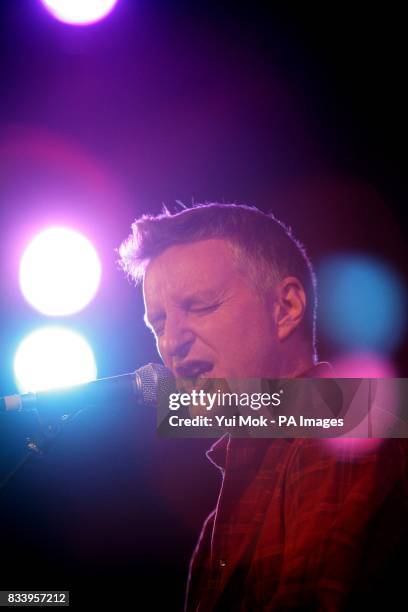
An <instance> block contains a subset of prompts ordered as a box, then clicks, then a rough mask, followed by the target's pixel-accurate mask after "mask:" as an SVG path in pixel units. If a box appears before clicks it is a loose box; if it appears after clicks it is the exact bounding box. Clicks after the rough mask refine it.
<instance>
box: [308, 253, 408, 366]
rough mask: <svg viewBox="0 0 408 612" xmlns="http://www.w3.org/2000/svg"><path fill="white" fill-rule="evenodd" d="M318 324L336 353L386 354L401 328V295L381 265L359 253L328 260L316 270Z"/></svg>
mask: <svg viewBox="0 0 408 612" xmlns="http://www.w3.org/2000/svg"><path fill="white" fill-rule="evenodd" d="M318 279H319V285H320V291H319V293H320V313H319V324H320V328H321V329H322V331H323V332H324V334H325V335H326V336H327V337H328V338H329V339H330V340H331V341H332V342H333V343H334V344H335V345H336V346H337V347H338V348H340V349H341V350H342V351H345V350H346V351H347V352H350V351H353V352H356V351H358V352H363V351H364V352H367V351H369V352H374V353H377V354H380V355H381V354H387V353H390V352H391V351H393V350H394V349H395V348H396V347H397V346H398V344H399V343H400V342H401V340H402V338H403V336H404V331H405V328H406V323H407V296H406V290H405V287H404V286H403V284H402V282H401V280H400V279H399V277H398V275H397V274H396V273H395V272H394V270H393V269H392V268H390V267H389V266H388V265H387V264H385V263H384V262H382V261H381V260H377V259H375V258H373V257H369V256H365V255H360V254H343V255H336V256H332V257H330V258H328V259H326V260H325V261H323V262H322V264H321V266H320V270H319V271H318Z"/></svg>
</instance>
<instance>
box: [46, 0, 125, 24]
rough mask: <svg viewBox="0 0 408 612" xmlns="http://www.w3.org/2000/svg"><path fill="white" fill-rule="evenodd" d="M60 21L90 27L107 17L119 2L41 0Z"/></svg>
mask: <svg viewBox="0 0 408 612" xmlns="http://www.w3.org/2000/svg"><path fill="white" fill-rule="evenodd" d="M41 2H42V4H43V5H44V6H45V8H46V9H47V10H48V11H49V12H50V13H51V15H53V17H55V18H56V19H58V20H59V21H62V22H63V23H69V24H71V25H78V26H83V25H90V24H92V23H95V22H96V21H100V20H101V19H103V18H104V17H106V16H107V15H108V14H109V13H110V12H111V11H112V9H113V7H114V6H115V4H116V2H117V0H41Z"/></svg>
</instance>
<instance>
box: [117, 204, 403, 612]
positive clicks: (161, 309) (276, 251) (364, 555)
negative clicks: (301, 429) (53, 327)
mask: <svg viewBox="0 0 408 612" xmlns="http://www.w3.org/2000/svg"><path fill="white" fill-rule="evenodd" d="M132 228H133V234H132V235H131V236H130V237H129V238H128V240H126V241H125V242H124V243H123V244H122V246H121V248H120V254H121V258H122V266H123V268H124V270H125V271H126V272H127V273H128V274H129V275H130V276H131V277H132V278H133V279H135V280H136V281H139V280H142V281H143V290H144V298H145V308H146V313H145V318H146V322H147V324H148V326H149V327H150V328H151V329H152V331H153V333H154V335H155V338H156V340H157V347H158V351H159V353H160V355H161V357H162V359H163V362H164V364H165V365H166V366H167V367H168V368H169V369H170V370H171V371H172V372H173V373H174V375H175V376H177V377H179V378H183V377H188V378H193V379H199V378H220V379H238V378H241V379H242V378H294V377H307V378H313V377H319V376H320V375H321V374H322V371H323V370H324V369H325V368H328V367H329V366H327V365H325V364H318V363H317V361H316V351H315V319H316V282H315V276H314V272H313V269H312V265H311V262H310V260H309V258H308V256H307V254H306V252H305V250H304V248H303V247H302V246H301V245H300V243H299V242H298V241H297V240H296V239H295V238H294V236H293V234H292V233H291V231H290V230H289V229H288V228H287V227H285V225H284V224H283V223H281V222H280V221H279V220H278V219H276V218H275V217H274V216H273V215H271V214H269V215H267V214H265V213H263V212H261V211H259V210H257V209H255V208H251V207H247V206H239V205H226V204H207V205H200V206H194V207H193V208H190V209H185V210H183V211H181V212H179V213H176V214H170V213H165V214H162V215H159V216H157V217H150V216H143V217H141V218H140V219H138V220H136V221H135V223H134V224H133V226H132ZM339 449H340V450H337V452H336V453H334V452H333V450H332V449H331V447H329V446H328V445H327V444H325V441H324V440H313V439H302V438H299V439H283V438H281V439H262V440H261V439H252V438H232V437H230V436H229V435H225V436H223V437H222V438H221V439H220V440H218V441H217V442H216V443H215V444H214V445H213V446H212V448H211V449H210V450H209V451H208V453H207V456H208V458H209V459H210V460H211V461H212V463H214V465H215V466H217V467H218V468H219V469H220V470H221V472H222V478H223V479H222V485H221V490H220V494H219V497H218V501H217V505H216V508H215V510H214V511H213V512H212V513H211V514H210V516H209V517H208V518H207V519H206V521H205V523H204V526H203V529H202V532H201V535H200V538H199V541H198V544H197V547H196V549H195V551H194V554H193V558H192V560H191V564H190V573H189V581H188V589H187V597H186V610H187V611H188V612H192V611H196V612H207V611H212V610H220V611H230V610H231V611H232V610H234V611H251V612H252V611H255V610H257V611H261V610H262V611H264V610H265V611H270V612H272V611H277V610H279V611H284V610H311V611H315V610H316V611H317V610H327V611H335V610H348V609H354V608H353V606H356V605H364V604H366V603H367V602H368V598H369V597H371V599H372V600H373V598H374V600H375V598H377V601H378V600H379V599H378V598H380V597H384V590H385V589H386V580H387V577H389V575H390V571H392V570H390V568H392V563H393V561H394V559H398V558H399V557H398V554H399V553H398V552H397V549H398V544H400V542H401V539H402V537H403V536H405V535H406V533H407V531H406V527H405V525H406V523H407V521H406V518H407V516H406V513H407V490H408V485H407V465H406V464H407V461H406V460H407V452H406V451H407V447H406V440H389V441H388V442H387V443H383V444H380V445H376V446H373V447H372V448H371V450H369V451H367V452H366V453H358V452H355V444H347V445H344V446H343V447H339ZM380 576H381V577H382V582H381V583H380V582H379V577H380ZM394 586H395V585H394Z"/></svg>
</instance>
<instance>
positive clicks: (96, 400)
mask: <svg viewBox="0 0 408 612" xmlns="http://www.w3.org/2000/svg"><path fill="white" fill-rule="evenodd" d="M175 390H176V382H175V379H174V377H173V374H172V373H171V372H170V370H168V369H167V368H165V367H164V366H162V365H159V364H157V363H149V364H147V365H145V366H143V367H142V368H139V369H138V370H136V371H135V372H132V373H130V374H121V375H120V376H110V377H108V378H100V379H97V380H93V381H91V382H89V383H84V384H81V385H75V386H72V387H65V388H59V389H50V390H49V391H39V392H37V393H24V394H22V395H8V396H6V397H2V398H0V413H5V412H14V411H17V412H27V411H28V412H30V411H33V410H38V411H40V412H43V411H49V412H50V413H52V414H54V415H55V416H57V415H61V416H62V415H66V414H71V413H72V412H76V411H77V410H80V409H82V408H89V407H92V406H99V405H106V404H111V403H112V402H115V403H117V402H120V401H121V399H122V400H124V401H126V400H128V399H129V397H132V396H133V397H134V400H135V403H136V404H137V405H139V406H147V407H156V406H157V404H158V401H159V400H160V399H162V398H163V399H164V398H166V399H167V398H168V396H169V395H170V393H172V392H173V391H175Z"/></svg>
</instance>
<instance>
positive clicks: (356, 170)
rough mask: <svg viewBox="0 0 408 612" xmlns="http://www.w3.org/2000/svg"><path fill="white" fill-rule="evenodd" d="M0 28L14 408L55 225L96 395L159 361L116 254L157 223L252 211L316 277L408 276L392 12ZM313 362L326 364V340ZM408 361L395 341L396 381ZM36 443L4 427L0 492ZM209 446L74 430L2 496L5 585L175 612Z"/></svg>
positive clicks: (5, 3) (5, 23) (23, 15)
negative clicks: (23, 345)
mask: <svg viewBox="0 0 408 612" xmlns="http://www.w3.org/2000/svg"><path fill="white" fill-rule="evenodd" d="M401 11H402V9H401ZM0 20H1V33H0V58H1V96H0V206H1V210H0V221H1V230H2V232H1V238H2V239H1V263H0V272H1V280H2V296H1V301H0V317H1V323H2V325H1V330H0V347H1V348H0V350H1V366H2V367H1V372H0V383H1V384H0V391H1V393H2V394H7V393H12V392H14V391H15V386H14V380H13V375H12V360H13V355H14V351H15V349H16V347H17V345H18V342H19V341H20V340H21V339H22V337H23V336H24V335H25V334H26V333H28V332H29V331H30V330H31V329H32V328H34V327H36V326H39V325H42V324H44V323H46V322H48V320H47V319H46V317H43V316H42V315H40V314H37V313H35V312H34V311H33V310H32V309H31V308H30V307H29V305H28V304H27V303H26V302H25V301H24V300H23V298H22V297H21V295H20V293H19V288H18V260H19V256H20V254H21V250H22V248H23V246H24V244H25V243H26V241H27V239H28V238H29V237H30V236H31V235H33V234H34V233H35V232H36V231H37V230H38V229H39V228H41V227H43V226H44V225H47V224H51V223H52V224H57V223H61V224H64V223H66V224H67V225H71V226H74V227H76V228H77V229H79V230H80V231H83V232H84V233H85V234H86V235H87V236H89V237H90V238H91V240H92V241H93V242H94V244H95V246H96V248H97V249H98V251H99V253H100V256H101V259H102V263H103V281H102V285H101V289H100V291H99V293H98V296H97V298H96V299H95V300H94V301H93V302H92V303H91V304H90V305H89V306H88V307H87V308H86V309H85V310H84V311H83V312H81V313H79V314H77V315H75V316H72V317H68V318H66V319H64V320H62V319H61V323H63V324H67V325H70V326H72V327H73V328H75V329H77V330H78V331H80V332H82V333H84V334H85V335H86V337H87V338H88V340H89V341H90V343H91V344H92V346H93V347H94V350H95V353H96V356H97V361H98V366H99V372H98V373H99V376H109V375H114V374H119V373H122V372H126V371H131V370H133V369H135V368H137V367H139V366H141V365H143V364H144V363H146V362H147V361H157V360H158V357H157V355H156V352H155V347H154V343H153V340H152V338H151V336H150V335H149V333H148V332H147V331H146V330H145V329H144V326H143V321H142V312H143V311H142V301H141V296H140V292H139V290H136V289H135V288H134V287H132V286H131V284H130V283H129V282H127V280H126V279H125V278H124V277H123V274H122V273H121V272H120V271H119V269H118V266H117V264H116V259H117V254H116V253H115V248H117V247H118V246H119V244H120V242H121V241H122V239H124V238H125V237H126V236H127V235H128V233H129V231H130V224H131V222H132V221H133V219H134V218H135V217H137V216H139V215H140V214H142V213H145V212H153V213H158V212H159V211H160V209H161V206H162V204H163V203H165V204H166V205H167V206H168V207H169V208H170V209H173V208H177V204H176V202H177V201H182V202H184V203H186V204H189V203H191V202H201V201H225V202H240V203H250V204H254V205H257V206H258V207H260V208H262V209H263V210H273V212H275V214H276V215H277V216H278V217H280V218H282V219H283V220H284V221H285V222H286V223H288V224H289V225H290V226H292V228H293V230H294V232H295V233H296V234H297V236H298V237H299V238H300V240H301V241H302V242H304V243H305V244H306V245H307V248H308V251H309V254H310V255H311V257H312V259H313V261H314V262H315V263H316V264H318V263H319V260H320V259H321V258H322V257H324V256H326V255H328V254H331V253H336V252H338V251H351V252H354V251H358V252H364V253H367V254H372V255H375V256H376V257H379V258H382V259H383V260H385V261H386V262H387V263H388V264H389V265H390V266H392V267H393V268H394V269H395V270H396V271H397V272H398V273H399V274H400V275H402V276H405V278H406V275H407V269H406V265H407V257H406V254H407V253H406V239H405V230H406V198H407V190H406V177H405V155H404V154H405V151H406V109H407V99H406V94H405V90H406V87H405V83H404V81H405V73H406V43H405V41H404V36H405V32H404V28H405V21H404V19H403V17H402V12H398V11H397V10H396V9H395V8H394V9H392V8H391V7H388V6H387V7H386V8H384V6H382V7H378V8H376V7H374V5H371V6H370V7H369V9H368V8H367V9H363V8H361V9H358V8H357V7H356V6H355V5H352V6H350V7H346V6H344V4H339V5H335V6H333V5H329V4H326V5H324V6H323V7H322V6H317V4H315V5H313V4H311V3H307V5H306V6H305V7H304V8H301V7H296V8H294V7H292V8H283V7H280V8H271V7H268V8H266V7H265V8H264V7H263V6H262V5H257V6H253V5H252V4H250V3H239V2H233V3H229V2H223V3H222V6H220V3H216V2H206V3H204V2H203V3H202V2H194V3H187V2H164V1H162V2H160V1H158V0H150V1H148V0H140V1H138V0H134V1H131V0H127V1H126V0H119V2H118V5H117V7H116V8H115V10H114V11H113V13H112V14H111V15H110V16H109V17H108V18H107V19H106V20H105V21H103V22H100V23H98V24H95V25H93V26H90V27H83V28H76V27H71V26H68V25H64V24H61V23H59V22H57V21H55V20H54V19H53V18H52V17H51V16H49V15H48V13H46V12H45V11H44V10H43V8H42V6H41V5H40V3H39V2H38V1H35V0H2V2H1V5H0ZM319 350H320V356H321V357H322V358H325V359H327V358H329V359H330V358H331V356H332V347H331V346H330V344H329V343H328V341H327V339H325V338H324V337H322V336H319ZM407 356H408V355H407V348H406V343H405V342H404V341H403V339H402V340H401V343H400V345H399V347H398V349H397V351H396V352H395V354H394V355H393V356H392V359H393V363H394V365H395V367H396V371H397V372H398V374H399V375H401V376H403V375H405V376H406V375H407V370H406V366H405V364H406V362H407ZM35 430H36V423H35V422H34V420H31V419H29V418H27V417H23V416H20V415H7V417H2V418H1V420H0V439H1V459H2V461H1V466H2V473H3V475H5V474H6V473H7V472H8V471H9V470H10V469H11V468H12V466H13V465H14V463H15V461H16V460H17V459H18V458H19V457H20V456H21V454H22V453H23V450H24V438H25V436H26V435H28V433H32V432H35ZM207 447H208V441H201V440H158V439H156V436H155V430H154V415H151V414H147V413H143V411H138V412H135V411H134V410H133V409H132V406H130V405H129V406H126V405H121V406H113V407H112V409H111V410H102V411H100V412H98V414H96V413H92V412H90V413H86V414H85V413H84V414H82V415H81V416H80V417H79V418H78V419H77V420H76V421H75V422H73V423H72V424H71V425H70V426H69V428H67V430H66V431H65V432H64V434H63V436H62V437H61V438H60V439H59V440H58V442H57V443H56V444H55V445H54V447H53V448H51V450H50V451H49V452H48V454H47V455H46V456H45V457H43V458H42V459H39V460H37V461H35V462H33V463H32V464H31V465H27V466H26V467H25V468H24V469H22V470H21V471H20V472H19V474H18V475H17V476H15V477H14V479H13V480H12V481H11V482H10V483H9V485H8V486H7V488H5V489H4V490H3V491H2V493H1V496H2V501H1V509H2V510H1V520H2V523H1V541H2V553H3V560H4V566H3V570H2V578H1V584H0V587H1V588H2V589H9V588H10V589H70V590H71V600H72V602H73V603H79V602H81V601H82V602H86V603H91V602H95V603H102V602H106V601H111V602H113V601H115V600H116V599H120V600H121V601H122V603H124V601H125V600H126V599H129V598H132V597H133V598H134V601H135V605H138V602H140V601H141V597H142V596H144V597H145V598H148V601H149V602H150V605H151V606H154V605H158V604H159V603H160V602H161V603H162V604H164V605H165V606H166V609H169V610H178V609H180V608H181V605H182V599H183V591H184V584H185V579H186V574H187V565H188V560H189V558H190V555H191V552H192V549H193V547H194V545H195V541H196V538H197V534H198V531H199V528H200V525H201V524H202V521H203V519H204V518H205V516H206V515H207V514H208V512H209V511H210V510H211V509H212V508H213V506H214V503H215V499H216V493H217V488H218V486H219V475H218V474H217V473H214V472H215V470H214V468H213V467H212V466H210V465H208V462H207V461H206V460H205V458H204V457H203V450H204V449H205V448H207Z"/></svg>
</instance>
